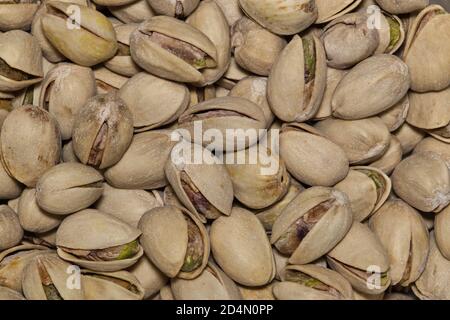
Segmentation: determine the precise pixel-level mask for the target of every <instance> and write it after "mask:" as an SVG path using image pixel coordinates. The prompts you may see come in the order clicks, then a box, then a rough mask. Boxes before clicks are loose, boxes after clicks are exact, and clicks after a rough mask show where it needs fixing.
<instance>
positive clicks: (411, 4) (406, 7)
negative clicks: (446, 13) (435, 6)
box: [376, 0, 430, 14]
mask: <svg viewBox="0 0 450 320" xmlns="http://www.w3.org/2000/svg"><path fill="white" fill-rule="evenodd" d="M376 2H377V4H378V5H379V6H380V7H381V8H383V10H386V11H387V12H389V13H392V14H403V13H410V12H413V11H417V10H421V9H423V8H425V7H426V6H427V5H428V4H429V3H430V1H429V0H396V1H392V0H376Z"/></svg>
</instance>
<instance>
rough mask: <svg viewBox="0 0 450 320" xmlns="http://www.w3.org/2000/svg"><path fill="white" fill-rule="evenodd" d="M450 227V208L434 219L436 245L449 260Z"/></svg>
mask: <svg viewBox="0 0 450 320" xmlns="http://www.w3.org/2000/svg"><path fill="white" fill-rule="evenodd" d="M449 227H450V208H449V207H446V208H445V209H444V210H442V212H440V213H439V214H437V215H436V218H435V219H434V234H435V237H436V244H437V246H438V248H439V251H441V254H442V255H443V256H444V257H445V258H446V259H448V260H449V258H450V245H449V243H450V242H449V236H448V230H449Z"/></svg>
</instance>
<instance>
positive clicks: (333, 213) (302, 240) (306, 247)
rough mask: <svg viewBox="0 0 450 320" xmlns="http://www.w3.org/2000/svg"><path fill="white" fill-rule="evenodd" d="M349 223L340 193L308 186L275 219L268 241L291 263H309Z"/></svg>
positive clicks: (328, 247)
mask: <svg viewBox="0 0 450 320" xmlns="http://www.w3.org/2000/svg"><path fill="white" fill-rule="evenodd" d="M351 223H352V212H351V208H350V202H349V199H348V197H347V195H345V194H344V193H343V192H341V191H338V190H336V189H332V188H325V187H312V188H309V189H306V190H305V191H303V192H301V193H300V194H299V195H298V196H297V197H296V198H295V199H294V200H292V201H291V202H290V203H289V204H288V205H287V206H286V208H285V209H284V210H283V211H282V212H281V215H280V216H279V217H278V218H277V220H276V221H275V223H274V225H273V228H272V236H271V238H270V241H271V243H272V244H273V245H275V247H276V248H277V249H278V251H280V252H281V253H283V254H285V255H289V256H290V258H289V262H290V263H292V264H306V263H310V262H312V261H314V260H316V259H318V258H320V257H322V256H323V255H325V254H326V253H327V252H329V251H330V250H331V249H332V248H333V247H334V246H336V244H338V243H339V241H341V240H342V238H344V236H345V234H346V233H347V232H348V230H349V229H350V226H351Z"/></svg>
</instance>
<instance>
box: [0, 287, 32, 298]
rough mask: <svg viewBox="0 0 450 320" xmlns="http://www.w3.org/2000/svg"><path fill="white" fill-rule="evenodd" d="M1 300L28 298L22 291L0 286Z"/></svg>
mask: <svg viewBox="0 0 450 320" xmlns="http://www.w3.org/2000/svg"><path fill="white" fill-rule="evenodd" d="M0 300H26V299H25V297H24V296H23V295H22V293H20V292H18V291H16V290H13V289H10V288H8V287H1V286H0Z"/></svg>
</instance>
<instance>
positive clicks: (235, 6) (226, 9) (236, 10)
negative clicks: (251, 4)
mask: <svg viewBox="0 0 450 320" xmlns="http://www.w3.org/2000/svg"><path fill="white" fill-rule="evenodd" d="M215 2H216V3H217V5H218V6H219V7H220V9H221V10H222V11H223V14H224V15H225V18H226V19H227V21H228V24H229V25H230V27H231V26H232V25H233V24H234V23H235V22H236V21H238V20H239V19H240V18H242V17H243V15H244V14H243V12H242V11H241V8H240V7H239V0H215Z"/></svg>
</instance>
